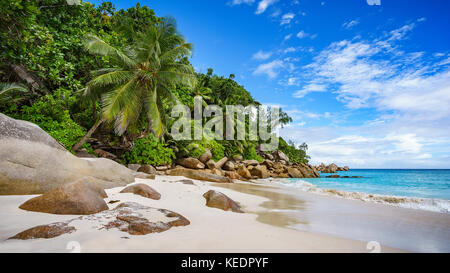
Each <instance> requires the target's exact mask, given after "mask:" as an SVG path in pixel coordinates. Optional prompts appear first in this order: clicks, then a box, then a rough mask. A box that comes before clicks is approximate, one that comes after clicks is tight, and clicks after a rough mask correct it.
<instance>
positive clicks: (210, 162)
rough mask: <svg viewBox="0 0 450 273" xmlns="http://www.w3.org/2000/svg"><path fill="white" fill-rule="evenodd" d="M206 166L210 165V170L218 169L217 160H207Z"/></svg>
mask: <svg viewBox="0 0 450 273" xmlns="http://www.w3.org/2000/svg"><path fill="white" fill-rule="evenodd" d="M206 166H207V167H208V169H210V170H214V169H216V168H217V167H216V162H214V160H212V159H210V160H208V161H207V162H206Z"/></svg>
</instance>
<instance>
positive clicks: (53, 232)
mask: <svg viewBox="0 0 450 273" xmlns="http://www.w3.org/2000/svg"><path fill="white" fill-rule="evenodd" d="M75 230H76V229H75V228H74V227H72V226H69V225H68V224H67V223H64V222H58V223H52V224H48V225H42V226H37V227H33V228H30V229H27V230H25V231H22V232H20V233H18V234H16V235H14V236H13V237H11V238H9V239H19V240H29V239H38V238H44V239H49V238H55V237H58V236H60V235H63V234H66V233H72V232H74V231H75Z"/></svg>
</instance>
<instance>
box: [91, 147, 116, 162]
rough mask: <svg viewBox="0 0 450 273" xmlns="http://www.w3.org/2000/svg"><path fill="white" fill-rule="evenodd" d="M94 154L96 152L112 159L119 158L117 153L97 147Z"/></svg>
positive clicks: (99, 155)
mask: <svg viewBox="0 0 450 273" xmlns="http://www.w3.org/2000/svg"><path fill="white" fill-rule="evenodd" d="M94 154H96V155H97V156H98V157H104V158H108V159H112V160H114V159H117V156H116V155H115V154H112V153H110V152H107V151H105V150H102V149H95V150H94Z"/></svg>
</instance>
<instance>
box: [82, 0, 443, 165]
mask: <svg viewBox="0 0 450 273" xmlns="http://www.w3.org/2000/svg"><path fill="white" fill-rule="evenodd" d="M90 2H92V3H96V4H98V3H100V2H101V1H90ZM368 2H374V3H375V4H374V5H369V4H368ZM377 2H379V5H376V4H377ZM113 3H114V4H115V5H116V8H127V7H129V6H132V5H134V4H135V2H134V1H113ZM140 3H141V4H142V5H148V6H149V7H151V8H152V9H154V10H155V12H156V14H157V16H165V15H172V16H174V17H175V18H176V19H177V21H178V25H179V29H180V31H181V32H182V33H183V34H184V35H185V36H186V38H187V40H188V41H189V42H191V43H193V44H194V55H193V58H192V63H193V64H194V66H195V68H196V70H197V71H201V72H205V71H206V69H207V68H209V67H211V68H213V69H214V72H215V73H217V74H219V75H225V76H228V75H229V74H231V73H233V74H235V75H236V80H237V81H238V82H239V83H240V84H242V85H244V87H245V88H246V89H247V90H249V91H250V92H251V93H252V95H253V96H254V97H255V98H256V99H257V100H258V101H260V102H262V103H265V104H270V105H279V106H281V107H282V108H283V110H285V111H287V112H288V113H289V114H290V115H291V116H292V117H293V118H294V122H293V123H292V124H291V125H289V126H287V127H285V128H284V129H282V130H281V134H282V136H284V137H285V138H287V139H292V140H294V141H295V142H297V143H299V144H300V143H302V142H304V141H305V142H307V143H308V145H309V148H310V150H309V154H310V155H311V157H312V162H313V163H319V162H325V163H331V162H336V163H338V164H345V165H350V166H352V167H359V168H450V67H449V66H450V58H449V57H450V48H449V46H450V35H449V34H450V33H449V32H450V31H449V29H450V19H449V17H448V13H449V11H450V1H447V0H432V1H425V0H422V1H414V0H390V1H388V0H381V1H380V0H347V1H337V0H333V1H331V0H323V1H321V0H297V1H296V0H278V1H276V0H224V1H219V0H214V1H206V0H203V1H200V0H198V1H185V0H184V1H183V0H170V1H167V0H165V1H164V0H154V1H140Z"/></svg>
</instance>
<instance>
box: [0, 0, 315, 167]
mask: <svg viewBox="0 0 450 273" xmlns="http://www.w3.org/2000/svg"><path fill="white" fill-rule="evenodd" d="M0 4H1V6H2V9H1V10H0V112H1V113H4V114H6V115H9V116H11V117H13V118H17V119H22V120H28V121H31V122H33V123H36V124H37V125H39V126H40V127H41V128H42V129H44V130H45V131H47V132H48V133H49V134H50V135H51V136H53V137H54V138H55V139H56V140H58V141H59V142H60V143H61V144H63V145H64V146H65V147H66V148H67V149H68V150H72V151H73V152H75V151H76V150H78V149H80V148H85V149H87V151H89V152H92V151H93V149H92V147H91V146H93V145H94V143H99V142H100V143H103V146H102V147H103V149H107V148H108V147H109V148H110V152H113V153H115V154H116V155H117V156H118V157H119V158H120V159H121V160H122V162H123V163H141V164H153V165H164V164H170V163H171V162H172V160H173V159H175V158H176V157H180V156H198V155H199V154H201V153H203V152H204V151H205V149H209V150H211V152H212V154H213V158H214V159H215V160H219V159H220V158H222V157H223V156H228V157H233V156H236V155H239V156H242V157H243V158H244V159H256V160H259V161H260V160H262V158H261V156H260V152H259V151H257V147H258V144H260V143H259V142H258V141H252V140H248V139H246V140H235V141H226V140H207V139H202V140H182V141H180V140H174V139H172V137H171V136H170V134H169V133H168V132H169V128H170V126H171V124H172V123H173V119H171V118H170V110H171V109H172V107H173V106H174V105H175V104H177V103H183V104H185V105H187V106H188V107H189V108H190V109H191V111H193V110H194V97H195V96H201V97H202V103H203V105H205V106H206V105H207V104H217V105H219V106H225V105H230V104H239V105H243V106H248V105H251V104H253V105H259V102H257V101H256V100H255V99H254V98H253V97H252V96H251V94H250V93H249V92H248V91H247V90H246V89H245V88H244V87H243V86H242V85H240V84H239V83H237V82H236V81H235V76H234V75H233V74H231V75H229V76H226V77H225V76H220V75H216V74H214V70H213V69H211V68H210V69H208V71H207V73H198V72H197V73H196V72H194V69H193V66H192V64H191V63H190V60H189V58H190V56H191V51H192V45H191V44H189V43H187V42H186V40H185V38H184V37H183V36H182V35H181V34H180V33H179V32H178V30H177V25H176V21H175V19H174V18H171V17H164V18H163V17H157V16H156V14H155V12H154V11H153V10H152V9H151V8H149V7H147V6H141V5H140V4H139V3H138V4H136V6H135V7H131V8H129V9H126V10H123V9H121V10H116V9H115V6H114V4H113V3H111V2H103V3H102V4H101V5H99V6H97V7H96V6H94V5H93V4H91V3H89V2H85V1H76V0H70V1H69V0H35V1H26V0H0ZM205 121H206V119H205ZM279 121H280V123H281V124H282V125H286V124H288V123H289V122H291V121H292V120H291V118H290V117H289V116H288V115H287V113H285V112H283V111H282V112H281V116H280V120H279ZM246 126H247V128H248V120H247V121H246ZM280 150H282V151H283V152H284V153H286V154H287V155H288V156H289V157H290V158H291V160H292V161H293V162H307V161H308V156H307V155H306V151H307V146H306V145H302V146H300V147H296V145H295V144H294V143H292V142H289V143H287V142H286V141H284V140H283V139H280Z"/></svg>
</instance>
